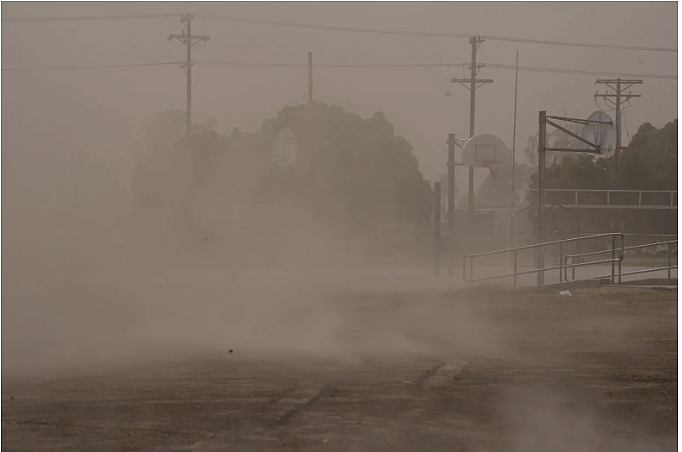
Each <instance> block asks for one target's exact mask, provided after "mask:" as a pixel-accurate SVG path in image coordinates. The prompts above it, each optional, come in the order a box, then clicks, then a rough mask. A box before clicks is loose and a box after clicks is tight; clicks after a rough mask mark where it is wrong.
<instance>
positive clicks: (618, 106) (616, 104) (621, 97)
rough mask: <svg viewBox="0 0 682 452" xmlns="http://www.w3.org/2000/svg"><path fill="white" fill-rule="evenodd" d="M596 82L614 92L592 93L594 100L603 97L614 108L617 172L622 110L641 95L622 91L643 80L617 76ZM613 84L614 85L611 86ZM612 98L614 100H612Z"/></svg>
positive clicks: (617, 168)
mask: <svg viewBox="0 0 682 452" xmlns="http://www.w3.org/2000/svg"><path fill="white" fill-rule="evenodd" d="M596 83H597V84H600V85H606V86H607V87H609V88H611V90H613V91H614V93H609V91H608V90H607V91H606V92H605V93H604V94H599V91H597V93H596V94H595V95H594V101H595V102H596V101H597V98H602V99H604V103H606V104H607V105H609V106H611V107H613V108H614V109H615V110H616V172H618V170H619V168H620V151H621V148H622V144H621V137H620V131H621V125H620V120H621V115H622V112H623V110H624V109H625V108H627V107H629V106H630V99H633V98H635V97H642V96H641V94H632V92H631V91H629V92H627V93H624V91H625V90H627V89H630V88H631V87H632V86H633V85H641V84H642V83H644V81H643V80H641V79H627V80H623V79H621V78H617V79H599V80H597V81H596ZM614 84H615V86H613V85H614ZM614 98H615V101H614V100H613V99H614ZM623 103H626V104H627V105H626V106H625V108H623Z"/></svg>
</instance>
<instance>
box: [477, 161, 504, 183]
mask: <svg viewBox="0 0 682 452" xmlns="http://www.w3.org/2000/svg"><path fill="white" fill-rule="evenodd" d="M479 162H480V163H481V166H483V167H484V168H488V171H490V175H491V176H493V179H496V178H497V165H499V164H500V163H502V161H500V160H490V159H481V160H479ZM493 165H495V168H493Z"/></svg>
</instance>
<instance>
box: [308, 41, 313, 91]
mask: <svg viewBox="0 0 682 452" xmlns="http://www.w3.org/2000/svg"><path fill="white" fill-rule="evenodd" d="M312 101H313V52H308V102H312Z"/></svg>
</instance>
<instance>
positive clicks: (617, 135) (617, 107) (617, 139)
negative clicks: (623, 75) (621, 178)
mask: <svg viewBox="0 0 682 452" xmlns="http://www.w3.org/2000/svg"><path fill="white" fill-rule="evenodd" d="M620 97H621V96H620V77H619V78H617V79H616V164H615V167H616V172H618V169H619V167H620V146H621V144H620V100H621V99H620Z"/></svg>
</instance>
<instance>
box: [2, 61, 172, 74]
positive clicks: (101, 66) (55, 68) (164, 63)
mask: <svg viewBox="0 0 682 452" xmlns="http://www.w3.org/2000/svg"><path fill="white" fill-rule="evenodd" d="M176 64H182V63H181V62H178V61H160V62H154V63H130V64H98V65H91V66H53V67H27V68H2V72H26V71H62V70H64V71H65V70H76V69H115V68H130V67H144V66H169V65H176Z"/></svg>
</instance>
